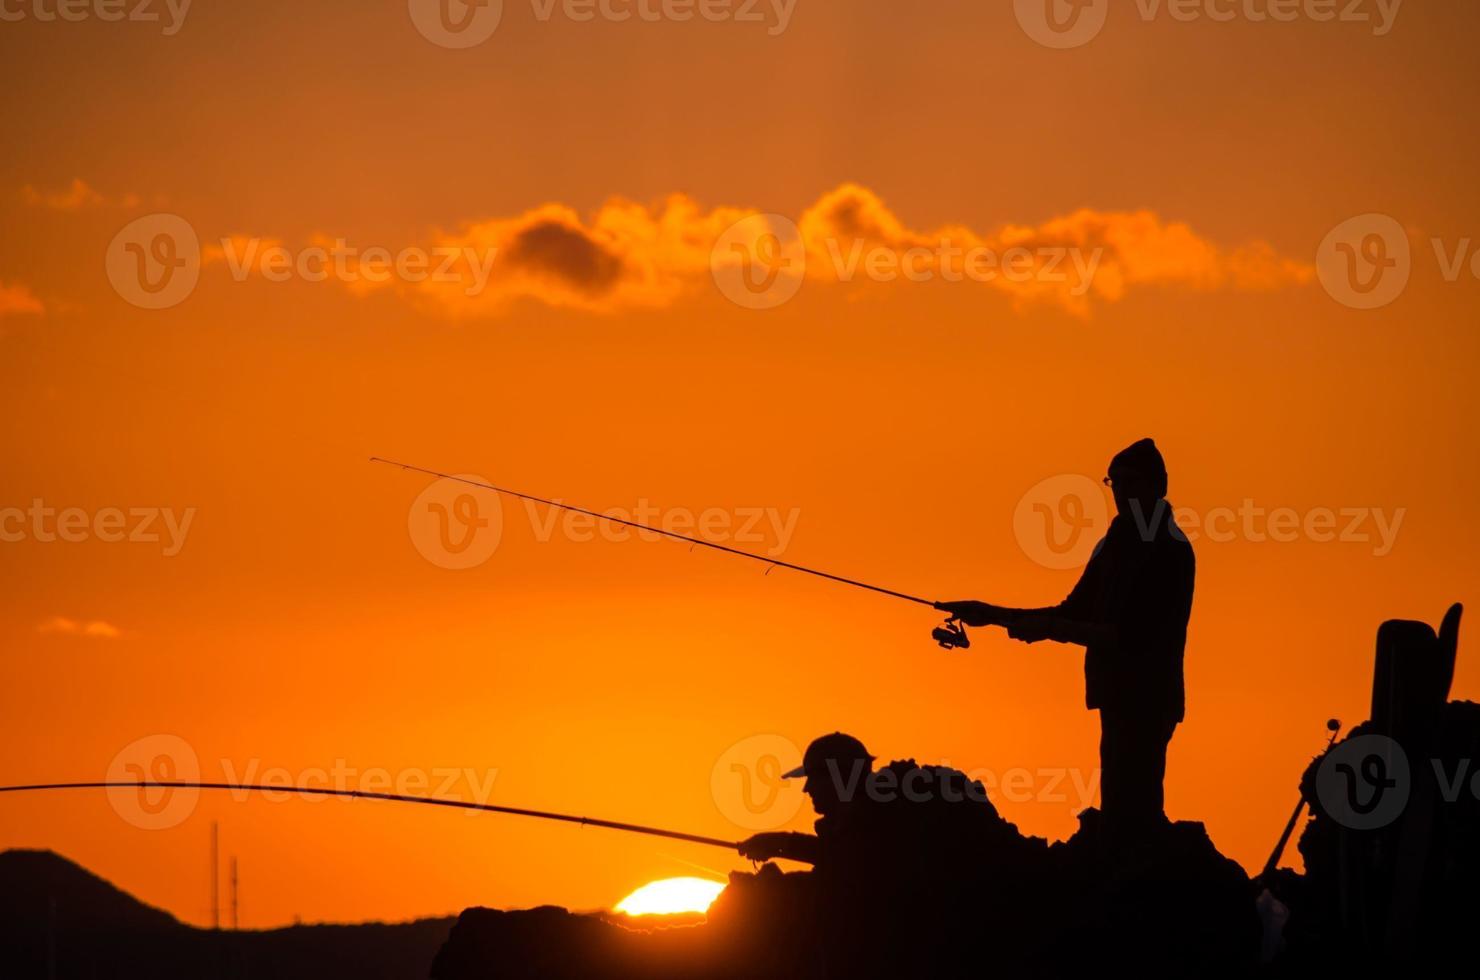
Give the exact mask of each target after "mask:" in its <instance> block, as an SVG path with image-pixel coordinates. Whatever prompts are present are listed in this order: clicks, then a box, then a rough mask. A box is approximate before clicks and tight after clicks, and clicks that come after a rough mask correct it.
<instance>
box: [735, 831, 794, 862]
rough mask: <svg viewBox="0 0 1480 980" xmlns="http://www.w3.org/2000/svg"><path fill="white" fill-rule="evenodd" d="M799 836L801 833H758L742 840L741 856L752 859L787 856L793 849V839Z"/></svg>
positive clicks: (759, 859)
mask: <svg viewBox="0 0 1480 980" xmlns="http://www.w3.org/2000/svg"><path fill="white" fill-rule="evenodd" d="M797 836H799V835H798V834H792V833H776V834H756V835H755V836H754V837H751V838H749V839H748V840H743V841H741V842H740V856H741V857H743V858H747V859H749V860H751V861H770V860H773V859H775V858H781V857H787V856H788V854H789V853H790V852H791V851H792V850H793V847H792V844H793V843H794V841H793V839H794V838H795V837H797Z"/></svg>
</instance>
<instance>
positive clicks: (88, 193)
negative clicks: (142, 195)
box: [21, 177, 139, 211]
mask: <svg viewBox="0 0 1480 980" xmlns="http://www.w3.org/2000/svg"><path fill="white" fill-rule="evenodd" d="M21 196H22V197H24V198H25V199H26V203H27V204H30V205H31V206H32V207H38V208H50V209H51V210H53V211H81V210H83V209H84V208H100V207H107V206H109V205H110V204H116V205H117V206H118V207H125V208H131V207H137V206H138V204H139V196H138V195H137V194H125V195H123V196H122V197H120V198H118V199H117V201H110V200H109V199H108V198H106V197H104V196H103V195H102V194H100V193H98V192H97V191H96V190H94V189H93V188H92V187H91V186H89V184H88V183H87V181H85V180H83V179H82V178H81V177H74V178H72V183H70V184H68V185H67V186H66V188H64V189H62V190H57V191H48V190H38V189H37V188H35V187H33V186H32V185H30V184H27V185H26V186H25V187H23V188H21Z"/></svg>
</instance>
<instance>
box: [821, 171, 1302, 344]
mask: <svg viewBox="0 0 1480 980" xmlns="http://www.w3.org/2000/svg"><path fill="white" fill-rule="evenodd" d="M799 228H800V231H801V237H802V241H803V243H804V245H805V247H806V250H807V271H808V274H809V275H816V276H819V277H827V276H828V275H829V274H831V275H833V276H835V277H836V278H838V279H840V280H845V281H853V280H857V279H865V280H866V279H868V278H870V277H869V274H868V271H867V268H866V263H867V262H868V261H869V260H870V258H872V259H873V260H874V261H876V262H877V263H878V266H877V267H878V268H880V269H883V270H885V272H884V273H883V275H885V276H890V277H891V278H890V279H889V281H901V280H902V281H908V280H909V277H908V276H906V275H904V274H903V272H900V273H898V274H895V273H891V272H889V271H888V270H890V269H894V268H898V269H901V270H903V269H906V268H908V270H909V271H910V272H911V273H913V274H914V275H915V277H916V278H917V279H921V280H922V281H923V280H924V279H927V278H931V279H942V280H946V281H970V282H980V283H982V284H984V285H987V286H990V287H992V288H995V289H997V290H1000V291H1002V292H1005V293H1007V294H1008V295H1010V296H1012V297H1013V299H1014V300H1015V301H1016V305H1017V306H1018V307H1019V308H1021V307H1022V306H1024V305H1026V304H1028V303H1031V302H1033V301H1047V302H1051V303H1054V304H1057V305H1059V306H1062V307H1064V308H1066V309H1068V310H1070V311H1071V312H1074V313H1078V314H1081V315H1087V314H1088V313H1089V311H1090V306H1091V299H1092V298H1094V299H1099V300H1101V301H1103V302H1116V301H1119V300H1120V299H1122V298H1124V296H1125V294H1126V292H1127V291H1128V290H1129V289H1130V288H1131V287H1134V286H1154V285H1176V286H1184V287H1188V288H1192V289H1201V290H1213V289H1236V290H1269V289H1279V288H1283V287H1286V286H1294V285H1301V284H1304V283H1307V282H1310V281H1311V279H1312V278H1313V277H1314V275H1315V270H1314V268H1313V267H1312V266H1311V265H1310V264H1308V263H1303V262H1297V261H1295V260H1292V259H1288V258H1283V257H1281V256H1280V255H1279V254H1278V253H1277V252H1276V251H1275V249H1274V248H1273V247H1272V246H1271V245H1269V244H1267V243H1265V242H1255V243H1252V244H1249V245H1245V246H1241V247H1239V248H1235V249H1233V250H1232V251H1225V250H1223V249H1220V248H1219V247H1218V246H1217V245H1215V244H1213V243H1212V242H1210V241H1208V240H1207V239H1205V238H1203V237H1201V236H1200V235H1198V234H1197V233H1196V232H1194V231H1193V230H1192V228H1191V227H1190V226H1188V225H1187V224H1184V223H1182V222H1167V221H1164V220H1163V219H1161V218H1160V217H1159V216H1157V214H1156V213H1155V212H1152V211H1147V210H1142V211H1095V210H1092V209H1089V208H1082V209H1080V210H1078V211H1075V212H1073V213H1072V214H1068V215H1064V216H1062V217H1058V218H1054V219H1051V220H1049V221H1047V222H1044V223H1043V224H1040V225H1037V226H1033V225H1004V226H1002V227H1000V228H997V229H994V230H992V231H988V232H984V233H983V232H977V231H974V230H972V229H970V228H966V227H962V226H946V227H942V228H937V229H935V230H932V231H928V232H926V231H913V230H910V229H909V228H907V227H905V226H904V224H903V223H901V222H900V220H899V219H898V218H897V217H896V216H895V215H894V213H893V212H892V211H890V210H889V209H888V208H887V207H886V206H885V205H884V202H883V201H882V200H881V199H880V198H879V197H878V195H876V194H874V193H873V192H872V191H870V190H868V189H867V188H864V187H860V186H858V185H856V184H845V185H843V186H842V187H839V188H838V189H837V190H834V191H832V192H830V193H829V194H826V195H824V196H823V197H822V199H821V200H819V201H818V202H817V203H816V204H815V205H813V206H812V207H811V208H809V209H808V210H807V211H806V212H805V213H804V214H803V215H802V218H801V221H800V222H799ZM880 256H882V259H881V258H880Z"/></svg>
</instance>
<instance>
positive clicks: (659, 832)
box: [0, 781, 740, 851]
mask: <svg viewBox="0 0 1480 980" xmlns="http://www.w3.org/2000/svg"><path fill="white" fill-rule="evenodd" d="M83 789H138V790H143V789H170V790H176V789H191V790H227V791H231V792H243V791H245V792H260V793H267V792H273V793H305V794H309V795H312V796H339V797H344V798H346V799H352V800H383V801H385V802H388V803H411V804H416V805H419V806H443V807H453V808H456V809H459V810H479V811H482V812H484V813H504V814H509V815H512V816H516V817H534V818H536V819H538V820H559V821H562V822H564V823H574V824H580V825H581V826H582V827H604V828H606V829H607V830H622V831H626V832H627V833H629V834H646V835H648V836H649V837H666V838H668V839H670V840H681V841H688V842H689V843H690V844H706V845H708V846H710V847H723V848H725V849H726V850H730V851H734V850H738V849H739V847H740V842H739V841H732V840H720V839H719V838H718V837H702V836H700V835H699V834H685V833H683V832H682V831H678V830H663V829H662V828H660V827H645V826H643V825H642V824H636V823H621V822H619V821H616V820H601V819H598V818H597V817H578V816H573V815H572V814H569V813H552V812H550V811H548V810H526V809H524V808H522V807H514V806H497V805H495V804H493V803H469V802H467V801H465V800H443V799H438V798H436V797H433V796H406V795H404V794H401V793H372V792H370V791H368V790H358V789H329V788H327V787H322V786H269V785H267V784H265V783H186V782H128V781H113V782H99V783H39V784H36V785H31V786H0V793H44V792H52V791H55V790H83Z"/></svg>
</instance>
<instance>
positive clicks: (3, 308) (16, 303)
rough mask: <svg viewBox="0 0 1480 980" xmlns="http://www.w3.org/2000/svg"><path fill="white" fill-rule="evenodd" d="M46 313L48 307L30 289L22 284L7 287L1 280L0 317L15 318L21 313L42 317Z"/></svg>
mask: <svg viewBox="0 0 1480 980" xmlns="http://www.w3.org/2000/svg"><path fill="white" fill-rule="evenodd" d="M45 312H46V307H45V306H44V305H42V303H41V300H39V299H37V298H36V296H35V295H34V294H33V293H32V292H31V290H30V289H29V288H27V287H26V286H24V285H22V284H21V283H12V284H9V285H7V284H6V283H5V282H4V281H3V280H0V317H6V316H14V315H16V314H20V313H34V314H37V315H40V314H42V313H45Z"/></svg>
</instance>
